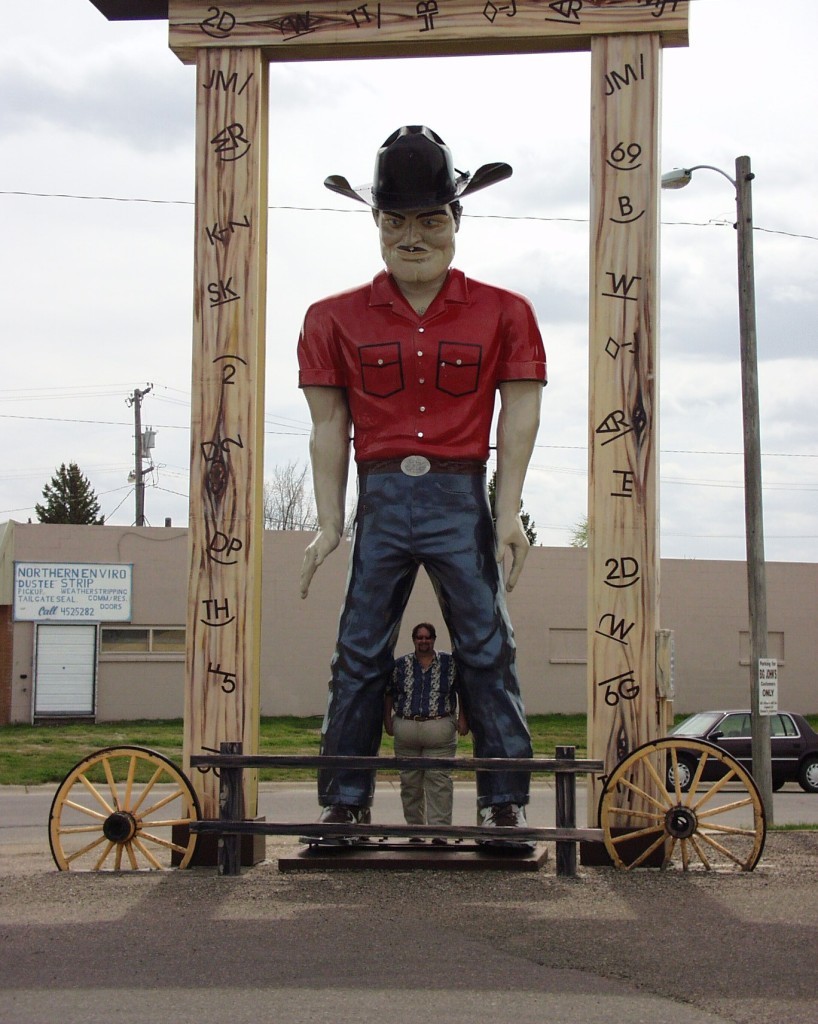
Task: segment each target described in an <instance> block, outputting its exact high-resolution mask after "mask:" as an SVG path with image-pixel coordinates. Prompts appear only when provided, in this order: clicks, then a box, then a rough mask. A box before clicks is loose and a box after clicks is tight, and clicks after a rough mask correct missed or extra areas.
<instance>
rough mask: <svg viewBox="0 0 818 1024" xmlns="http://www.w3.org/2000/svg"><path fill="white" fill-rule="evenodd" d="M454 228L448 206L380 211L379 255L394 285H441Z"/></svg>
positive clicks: (451, 251) (451, 252) (452, 253)
mask: <svg viewBox="0 0 818 1024" xmlns="http://www.w3.org/2000/svg"><path fill="white" fill-rule="evenodd" d="M457 226H458V225H457V221H456V220H455V217H454V214H453V213H452V209H451V207H450V206H439V207H435V208H434V209H431V210H402V211H400V212H399V213H398V212H394V213H393V212H391V211H389V210H380V211H379V212H378V232H379V234H380V239H381V256H382V257H383V261H384V263H385V264H386V267H387V270H389V271H390V272H391V274H392V275H393V277H394V278H395V280H396V281H397V282H398V284H407V285H409V286H412V285H423V284H435V283H437V282H438V281H439V282H440V283H441V284H442V281H443V278H445V276H446V273H447V271H448V269H449V266H450V265H451V262H452V260H453V259H454V236H455V234H456V233H457Z"/></svg>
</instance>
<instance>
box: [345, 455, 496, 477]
mask: <svg viewBox="0 0 818 1024" xmlns="http://www.w3.org/2000/svg"><path fill="white" fill-rule="evenodd" d="M358 472H359V473H360V475H361V476H365V475H366V474H367V473H404V474H405V475H406V476H425V475H426V473H456V474H460V475H462V476H466V475H468V476H473V475H474V474H477V473H485V472H486V464H485V462H481V461H480V460H479V459H434V458H429V457H428V456H426V455H407V456H406V458H404V459H376V460H374V461H372V462H359V463H358Z"/></svg>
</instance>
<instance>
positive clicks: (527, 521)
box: [489, 469, 537, 545]
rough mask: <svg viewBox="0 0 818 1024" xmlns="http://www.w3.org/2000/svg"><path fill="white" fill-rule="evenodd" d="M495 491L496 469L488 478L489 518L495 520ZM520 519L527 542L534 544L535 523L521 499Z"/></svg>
mask: <svg viewBox="0 0 818 1024" xmlns="http://www.w3.org/2000/svg"><path fill="white" fill-rule="evenodd" d="M496 493H497V470H496V469H495V471H494V472H493V473H492V474H491V479H490V480H489V505H491V518H492V519H494V520H495V521H496V520H497V514H496V512H495V511H494V496H495V494H496ZM520 521H521V522H522V524H523V529H524V530H525V535H526V537H528V542H529V544H531V545H534V544H535V543H536V542H537V531H536V530H535V529H534V527H535V526H536V525H537V524H536V523H532V522H531V514H530V513H529V512H526V511H525V509H524V508H523V502H522V499H520Z"/></svg>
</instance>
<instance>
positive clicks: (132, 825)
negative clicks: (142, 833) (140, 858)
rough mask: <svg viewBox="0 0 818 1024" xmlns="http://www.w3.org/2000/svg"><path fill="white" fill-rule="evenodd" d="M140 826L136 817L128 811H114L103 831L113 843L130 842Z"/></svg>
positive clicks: (107, 819)
mask: <svg viewBox="0 0 818 1024" xmlns="http://www.w3.org/2000/svg"><path fill="white" fill-rule="evenodd" d="M138 828H139V826H138V824H137V821H136V818H135V817H134V816H133V815H132V814H130V813H129V812H128V811H114V813H113V814H110V815H109V816H108V817H107V818H106V820H105V824H104V825H103V826H102V832H103V835H104V836H105V838H106V839H107V840H108V841H109V842H111V843H129V842H130V841H131V840H132V839H133V837H134V836H135V835H136V833H137V831H138Z"/></svg>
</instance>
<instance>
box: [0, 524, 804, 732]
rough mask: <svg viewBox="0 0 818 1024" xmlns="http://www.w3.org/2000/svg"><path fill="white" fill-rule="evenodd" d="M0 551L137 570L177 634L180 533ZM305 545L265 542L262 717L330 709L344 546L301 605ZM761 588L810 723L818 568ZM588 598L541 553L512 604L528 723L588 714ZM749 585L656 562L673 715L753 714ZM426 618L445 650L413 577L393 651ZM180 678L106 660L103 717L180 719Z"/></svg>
mask: <svg viewBox="0 0 818 1024" xmlns="http://www.w3.org/2000/svg"><path fill="white" fill-rule="evenodd" d="M9 532H11V533H12V537H11V541H10V540H9V536H8V534H9ZM3 539H4V542H5V545H4V547H5V551H4V552H3V553H2V554H3V557H2V558H0V574H2V575H4V576H6V577H7V575H8V573H9V572H10V569H11V564H12V562H13V561H14V560H22V561H29V560H31V561H34V560H36V561H55V562H65V561H72V560H75V561H100V562H122V563H133V566H134V600H133V624H134V625H147V626H177V627H180V626H183V625H184V622H185V602H186V580H187V562H188V551H187V531H186V530H185V529H177V528H150V527H145V528H135V527H129V528H126V527H113V526H111V527H109V526H105V527H99V526H66V527H63V526H45V525H40V524H36V525H31V524H25V525H22V524H16V523H15V524H13V529H12V530H11V531H6V536H5V537H4V538H3ZM309 540H310V535H309V534H305V533H298V532H289V533H277V532H269V533H267V534H265V538H264V545H265V546H264V606H263V610H262V616H263V623H264V629H263V647H262V657H261V673H262V678H261V713H262V714H263V715H297V716H304V715H316V714H321V713H323V711H324V708H325V705H326V696H327V681H328V679H329V663H330V659H331V657H332V652H333V647H334V641H335V631H336V627H337V622H338V615H339V612H340V608H341V602H342V599H343V591H344V587H345V584H346V571H347V557H348V551H349V547H348V544H344V545H342V547H341V549H339V550H338V551H336V552H335V553H334V554H333V555H332V556H330V558H329V559H328V560H327V561H326V562H325V563H324V565H323V566H322V567H321V568H320V569H319V571H318V574H317V575H316V577H315V579H314V580H313V585H312V588H311V591H310V595H309V597H308V598H307V599H306V600H305V601H302V600H301V599H300V597H299V594H298V576H299V571H300V567H301V559H302V556H303V551H304V547H305V546H306V544H307V543H308V542H309ZM9 546H10V547H11V549H12V550H11V554H10V553H9ZM767 583H768V619H769V628H770V634H771V638H770V639H771V652H770V653H771V654H778V656H779V657H780V658H781V665H780V670H779V687H780V702H781V706H782V707H786V708H788V709H790V710H792V711H798V712H802V713H808V714H812V713H815V712H818V685H816V672H815V666H814V661H815V659H814V642H813V640H812V636H813V624H814V622H815V620H816V616H818V565H816V564H813V563H799V564H790V563H770V564H768V566H767ZM585 586H586V583H585V552H584V550H581V549H575V548H543V547H535V548H533V549H532V550H531V552H530V554H529V557H528V561H527V563H526V567H525V571H524V573H523V575H522V577H521V579H520V582H519V584H518V585H517V587H516V589H515V590H514V592H513V593H512V594H511V595H510V596H509V610H510V613H511V618H512V622H513V623H514V627H515V633H516V639H517V646H518V663H519V670H520V678H521V684H522V688H523V695H524V698H525V701H526V707H527V709H528V711H529V712H530V713H533V714H537V713H546V712H556V713H566V714H567V713H575V712H584V711H585V709H586V681H585V663H584V657H585V656H584V649H585V641H584V630H585ZM746 586H747V584H746V572H745V566H744V563H742V562H722V561H678V560H670V561H668V560H663V562H662V566H661V621H660V625H661V626H662V627H663V628H666V629H673V630H674V633H675V644H676V699H675V704H674V710H675V711H677V712H687V711H695V710H699V709H702V708H707V707H718V706H728V705H730V706H747V705H748V703H749V667H748V665H747V664H746V630H747V591H746ZM9 594H10V587H9V580H8V578H6V579H0V603H3V602H4V601H6V602H7V601H9V600H10V598H9ZM423 620H431V621H433V622H434V623H435V624H436V626H437V629H438V638H439V639H438V646H439V648H441V649H446V648H447V646H448V637H447V634H446V630H445V627H444V625H443V622H442V620H441V616H440V613H439V611H438V608H437V603H436V600H435V597H434V595H433V593H432V589H431V586H430V585H429V583H428V580H427V579H426V576H425V574H424V573H423V572H422V571H421V573H420V575H419V578H418V584H417V586H416V587H415V592H414V594H413V595H412V598H411V600H410V603H409V607H408V609H407V612H406V616H405V618H404V627H403V629H402V632H401V636H400V639H399V642H398V651H399V652H404V651H408V650H410V649H411V640H410V633H411V628H412V626H413V625H414V624H415V623H416V622H419V621H423ZM13 646H14V650H13V656H12V658H11V659H10V663H11V671H10V676H11V678H9V679H5V680H3V679H0V688H3V687H5V688H6V689H7V690H9V691H10V701H8V702H7V703H8V704H10V708H11V712H10V714H11V720H12V721H30V720H31V716H32V695H31V684H32V679H33V663H32V658H33V648H34V631H33V626H32V624H31V623H15V624H14V627H13ZM779 648H780V650H779ZM6 660H8V659H6ZM743 661H744V662H745V663H742V662H743ZM183 673H184V657H183V656H182V655H165V656H162V657H156V656H141V657H134V658H130V657H128V658H124V657H123V656H121V655H120V656H113V657H112V656H106V655H104V654H101V655H100V661H99V673H98V684H97V685H98V690H97V705H98V719H99V720H100V721H104V720H112V719H118V718H143V717H144V718H168V717H181V715H182V707H183ZM0 706H2V702H0Z"/></svg>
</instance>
